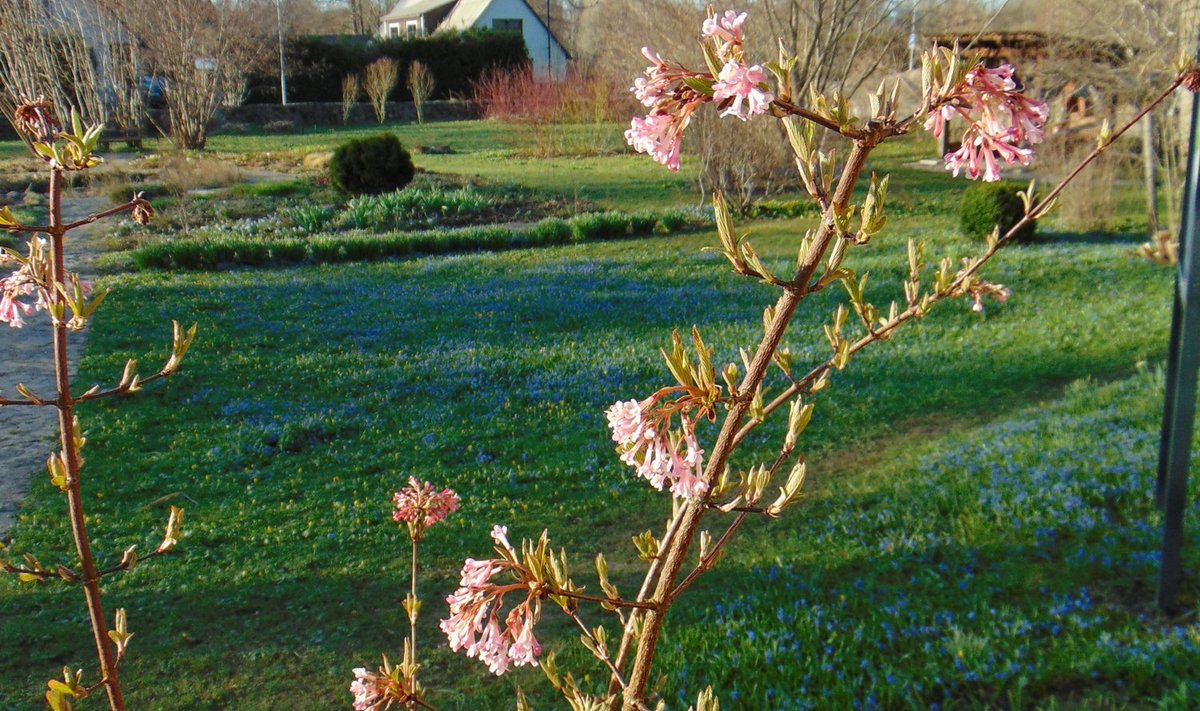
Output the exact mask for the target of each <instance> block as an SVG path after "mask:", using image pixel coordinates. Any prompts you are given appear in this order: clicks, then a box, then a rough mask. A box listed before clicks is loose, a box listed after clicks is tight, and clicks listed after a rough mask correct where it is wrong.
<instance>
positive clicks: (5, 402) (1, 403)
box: [0, 397, 58, 407]
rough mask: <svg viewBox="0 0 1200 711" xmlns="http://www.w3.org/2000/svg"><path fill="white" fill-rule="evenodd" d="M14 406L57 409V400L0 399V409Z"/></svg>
mask: <svg viewBox="0 0 1200 711" xmlns="http://www.w3.org/2000/svg"><path fill="white" fill-rule="evenodd" d="M14 405H29V406H32V407H57V406H58V400H9V399H8V398H5V397H0V407H12V406H14Z"/></svg>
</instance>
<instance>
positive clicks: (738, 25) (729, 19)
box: [703, 10, 746, 43]
mask: <svg viewBox="0 0 1200 711" xmlns="http://www.w3.org/2000/svg"><path fill="white" fill-rule="evenodd" d="M745 22H746V13H744V12H742V13H739V12H738V11H737V10H726V11H725V12H724V14H721V15H713V16H712V17H709V18H708V19H706V20H705V21H704V25H703V34H704V36H705V37H716V38H717V39H721V40H725V41H726V42H738V43H741V41H742V39H743V38H742V24H743V23H745Z"/></svg>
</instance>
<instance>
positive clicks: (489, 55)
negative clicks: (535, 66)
mask: <svg viewBox="0 0 1200 711" xmlns="http://www.w3.org/2000/svg"><path fill="white" fill-rule="evenodd" d="M380 57H391V58H393V59H395V60H396V61H398V62H399V63H400V77H401V80H400V82H398V84H397V85H396V89H395V91H394V92H392V96H391V99H392V101H409V100H410V99H411V98H412V97H411V96H410V95H409V92H408V87H406V86H404V84H405V82H404V77H406V76H407V75H408V65H409V64H410V63H412V62H413V60H420V61H421V62H422V63H423V64H425V65H426V66H428V67H429V68H430V69H431V70H432V71H433V76H434V78H435V79H436V80H437V87H436V89H435V92H434V96H433V97H432V98H435V99H444V98H448V97H450V96H466V95H468V94H470V92H471V82H472V81H474V80H476V79H478V78H479V77H480V76H481V75H482V74H483V73H484V72H486V71H487V70H489V69H492V68H494V67H496V68H502V69H507V68H512V67H518V66H521V65H523V64H528V63H529V52H528V50H526V48H525V40H524V39H523V38H522V37H521V36H520V35H518V34H515V33H510V32H492V31H489V30H469V31H467V32H438V33H437V34H433V35H428V36H426V37H414V38H411V39H410V38H395V39H388V40H381V41H377V42H362V41H354V40H339V39H329V38H325V37H307V36H306V37H297V38H295V39H292V40H290V41H289V42H288V44H287V64H288V100H289V101H295V102H302V101H341V100H342V77H344V76H346V75H347V74H359V75H361V74H362V72H363V70H364V69H365V68H366V66H367V65H368V64H370V63H371V62H373V61H375V60H376V59H378V58H380ZM364 100H365V98H364ZM278 102H279V75H278V73H275V74H263V75H256V76H254V77H252V78H251V81H250V91H249V95H248V97H247V103H252V104H254V103H263V104H269V103H278Z"/></svg>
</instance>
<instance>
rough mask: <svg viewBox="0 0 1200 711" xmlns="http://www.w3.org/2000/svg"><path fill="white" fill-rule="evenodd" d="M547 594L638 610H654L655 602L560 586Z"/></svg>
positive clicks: (551, 589)
mask: <svg viewBox="0 0 1200 711" xmlns="http://www.w3.org/2000/svg"><path fill="white" fill-rule="evenodd" d="M546 594H547V595H561V596H562V597H569V598H572V599H574V600H583V601H585V602H595V603H599V604H601V605H612V606H613V607H629V608H633V609H636V610H653V609H655V607H654V604H653V603H650V602H642V601H640V600H622V599H621V598H613V597H602V596H600V595H588V594H586V593H581V592H568V591H566V590H561V589H558V588H550V589H549V590H548V591H547V593H546Z"/></svg>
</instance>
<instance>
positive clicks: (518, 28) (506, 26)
mask: <svg viewBox="0 0 1200 711" xmlns="http://www.w3.org/2000/svg"><path fill="white" fill-rule="evenodd" d="M492 29H493V30H495V31H497V32H513V33H516V34H518V35H519V34H522V33H523V32H524V29H525V28H524V27H523V26H522V23H521V20H519V19H517V20H501V19H495V20H492Z"/></svg>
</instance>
